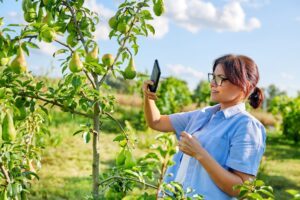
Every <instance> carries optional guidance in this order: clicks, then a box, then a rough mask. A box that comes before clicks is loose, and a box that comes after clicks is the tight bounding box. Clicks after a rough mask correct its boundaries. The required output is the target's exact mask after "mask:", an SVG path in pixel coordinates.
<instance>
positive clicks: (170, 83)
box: [156, 77, 192, 114]
mask: <svg viewBox="0 0 300 200" xmlns="http://www.w3.org/2000/svg"><path fill="white" fill-rule="evenodd" d="M157 96H158V100H157V101H156V105H157V107H158V109H159V110H160V111H161V112H162V113H164V114H171V113H176V112H180V111H181V110H182V108H183V107H184V106H186V105H188V104H190V103H191V102H192V100H191V93H190V91H189V88H188V86H187V83H186V82H185V81H183V80H179V79H177V78H175V77H168V78H166V79H165V80H163V81H162V82H161V84H160V87H159V89H158V91H157Z"/></svg>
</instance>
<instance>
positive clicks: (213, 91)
mask: <svg viewBox="0 0 300 200" xmlns="http://www.w3.org/2000/svg"><path fill="white" fill-rule="evenodd" d="M211 93H212V94H216V93H219V92H218V91H216V90H212V91H211Z"/></svg>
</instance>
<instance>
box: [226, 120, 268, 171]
mask: <svg viewBox="0 0 300 200" xmlns="http://www.w3.org/2000/svg"><path fill="white" fill-rule="evenodd" d="M265 145H266V132H265V128H264V127H263V125H262V124H261V123H260V122H258V121H254V120H250V119H249V121H248V122H244V123H241V124H240V125H239V127H238V129H237V131H236V132H235V133H234V135H233V136H232V138H231V141H230V149H229V156H228V159H227V161H226V166H227V167H229V168H231V169H234V170H237V171H240V172H243V173H246V174H251V175H254V176H256V174H257V171H258V168H259V164H260V160H261V158H262V156H263V154H264V151H265Z"/></svg>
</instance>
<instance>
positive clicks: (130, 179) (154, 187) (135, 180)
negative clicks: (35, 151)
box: [99, 176, 173, 197]
mask: <svg viewBox="0 0 300 200" xmlns="http://www.w3.org/2000/svg"><path fill="white" fill-rule="evenodd" d="M112 179H121V180H128V181H133V182H137V183H141V184H143V185H146V186H147V187H150V188H153V189H156V190H159V188H158V187H157V186H155V185H152V184H150V183H145V182H142V181H140V180H138V179H134V178H128V177H121V176H112V177H109V178H107V179H105V180H103V181H101V182H100V183H99V186H100V185H102V184H103V183H105V182H108V181H110V180H112ZM163 193H165V194H166V195H168V196H169V197H173V196H172V195H170V194H168V193H167V192H165V191H163Z"/></svg>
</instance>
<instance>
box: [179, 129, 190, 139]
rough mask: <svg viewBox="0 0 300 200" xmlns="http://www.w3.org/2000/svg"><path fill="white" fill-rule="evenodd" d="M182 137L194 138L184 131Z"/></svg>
mask: <svg viewBox="0 0 300 200" xmlns="http://www.w3.org/2000/svg"><path fill="white" fill-rule="evenodd" d="M180 136H181V137H189V138H190V137H192V136H191V135H190V134H189V133H188V132H186V131H182V132H181V134H180Z"/></svg>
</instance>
